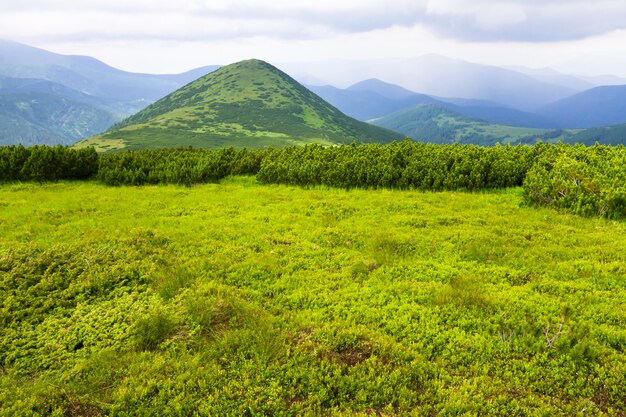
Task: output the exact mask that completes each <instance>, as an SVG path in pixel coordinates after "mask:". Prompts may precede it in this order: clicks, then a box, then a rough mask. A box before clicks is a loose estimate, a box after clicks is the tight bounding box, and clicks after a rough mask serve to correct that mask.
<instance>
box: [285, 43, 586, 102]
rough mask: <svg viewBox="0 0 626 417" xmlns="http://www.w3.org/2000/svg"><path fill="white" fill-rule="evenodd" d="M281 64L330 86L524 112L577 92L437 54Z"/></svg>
mask: <svg viewBox="0 0 626 417" xmlns="http://www.w3.org/2000/svg"><path fill="white" fill-rule="evenodd" d="M282 68H283V69H285V68H286V69H288V70H289V72H294V73H307V74H313V75H315V76H316V77H318V78H321V79H325V80H328V82H329V83H330V84H332V85H336V86H349V85H352V84H354V83H357V82H359V81H361V80H368V79H371V78H377V79H382V80H386V81H388V82H391V83H393V84H396V85H399V86H402V87H403V88H405V89H407V90H409V91H418V92H420V93H422V94H426V95H429V96H438V97H461V98H468V99H479V100H487V101H492V102H496V103H500V104H502V105H504V106H505V107H510V108H515V109H519V110H524V111H532V110H535V109H538V108H540V107H543V106H545V105H547V104H549V103H552V102H554V101H557V100H560V99H562V98H565V97H568V96H571V95H573V94H575V93H577V92H578V91H577V90H575V89H571V88H567V87H563V86H560V85H555V84H551V83H547V82H543V81H538V80H536V79H535V78H533V77H531V76H530V75H527V74H522V73H520V72H517V71H512V70H507V69H503V68H498V67H494V66H489V65H480V64H474V63H470V62H465V61H460V60H454V59H450V58H446V57H443V56H439V55H425V56H421V57H417V58H409V59H400V58H398V59H377V60H354V61H353V60H333V61H320V62H306V63H291V64H283V65H282Z"/></svg>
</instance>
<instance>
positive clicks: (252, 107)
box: [94, 59, 403, 149]
mask: <svg viewBox="0 0 626 417" xmlns="http://www.w3.org/2000/svg"><path fill="white" fill-rule="evenodd" d="M402 138H403V136H401V135H399V134H396V133H394V132H391V131H388V130H385V129H381V128H378V127H375V126H371V125H368V124H366V123H362V122H359V121H357V120H354V119H352V118H350V117H348V116H346V115H344V114H343V113H341V112H340V111H339V110H337V109H336V108H335V107H333V106H331V105H330V104H328V103H327V102H325V101H324V100H322V99H321V98H320V97H318V96H317V95H315V94H314V93H312V92H311V91H310V90H308V89H307V88H305V87H304V86H302V85H301V84H299V83H298V82H297V81H295V80H294V79H293V78H291V77H290V76H289V75H287V74H286V73H284V72H282V71H281V70H279V69H278V68H276V67H274V66H273V65H271V64H269V63H267V62H264V61H261V60H258V59H250V60H245V61H241V62H237V63H234V64H231V65H227V66H224V67H221V68H220V69H218V70H216V71H214V72H212V73H210V74H207V75H205V76H203V77H201V78H199V79H197V80H196V81H193V82H191V83H189V84H187V85H186V86H184V87H183V88H181V89H179V90H177V91H175V92H173V93H171V94H170V95H168V96H166V97H164V98H162V99H161V100H159V101H157V102H156V103H154V104H153V105H151V106H149V107H147V108H146V109H145V110H143V111H141V112H139V113H137V114H136V115H134V116H132V117H130V118H128V119H126V120H125V121H124V122H122V123H121V124H119V125H117V126H116V127H115V128H114V129H112V130H111V131H109V132H106V133H105V134H104V135H102V136H101V137H99V138H96V139H94V140H99V141H102V140H105V141H106V140H109V139H114V140H116V141H117V143H118V144H119V143H120V141H121V142H122V143H123V147H129V148H131V149H132V148H145V147H165V146H167V147H175V146H189V145H191V146H195V147H203V148H207V147H208V148H211V147H222V146H236V147H265V146H284V145H287V144H305V143H322V144H336V143H351V142H353V141H356V142H388V141H392V140H398V139H402Z"/></svg>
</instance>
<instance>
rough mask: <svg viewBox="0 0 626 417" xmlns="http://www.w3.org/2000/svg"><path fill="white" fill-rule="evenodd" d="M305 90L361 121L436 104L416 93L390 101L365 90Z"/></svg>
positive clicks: (434, 101)
mask: <svg viewBox="0 0 626 417" xmlns="http://www.w3.org/2000/svg"><path fill="white" fill-rule="evenodd" d="M307 88H309V89H310V90H311V91H313V92H314V93H315V94H317V95H318V96H320V97H322V98H323V99H324V100H326V101H327V102H329V103H330V104H332V105H333V106H335V107H337V108H338V109H339V110H341V111H342V112H343V113H345V114H347V115H348V116H350V117H354V118H355V119H357V120H361V121H366V120H369V119H375V118H377V117H381V116H384V115H386V114H389V113H393V112H395V111H398V110H400V109H403V108H405V107H410V106H414V105H416V104H426V103H438V101H437V100H435V99H433V98H432V97H429V96H426V95H424V94H416V93H413V94H412V95H410V96H407V97H405V98H402V99H392V98H389V97H386V96H383V95H381V94H379V93H377V92H374V91H367V90H356V89H341V88H337V87H333V86H328V85H327V86H321V87H317V86H307Z"/></svg>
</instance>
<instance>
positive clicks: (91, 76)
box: [0, 41, 218, 145]
mask: <svg viewBox="0 0 626 417" xmlns="http://www.w3.org/2000/svg"><path fill="white" fill-rule="evenodd" d="M216 68H218V66H212V67H203V68H198V69H195V70H192V71H189V72H186V73H183V74H177V75H149V74H135V73H129V72H125V71H121V70H118V69H115V68H113V67H110V66H108V65H106V64H104V63H102V62H100V61H98V60H96V59H93V58H90V57H84V56H66V55H59V54H54V53H51V52H48V51H45V50H43V49H38V48H33V47H30V46H26V45H22V44H19V43H15V42H9V41H0V102H1V103H2V105H1V107H0V121H1V122H0V123H1V124H0V127H1V129H0V145H1V144H15V143H25V144H34V143H47V144H57V143H60V144H70V143H73V142H76V141H77V140H79V139H82V138H85V137H89V136H92V135H94V134H96V133H99V132H101V131H103V130H105V129H107V128H109V127H110V126H111V125H113V124H114V123H116V122H119V121H121V120H123V119H124V118H126V117H128V116H130V115H131V114H134V113H136V112H137V111H139V110H141V109H143V108H144V107H146V106H147V105H149V104H150V103H152V102H154V101H155V100H157V99H159V98H160V97H162V96H164V95H166V94H168V93H170V92H171V91H173V90H175V89H177V88H180V87H181V86H183V85H185V84H187V83H189V82H191V81H193V80H194V79H196V78H198V77H200V76H202V75H204V74H207V73H208V72H211V71H214V70H215V69H216Z"/></svg>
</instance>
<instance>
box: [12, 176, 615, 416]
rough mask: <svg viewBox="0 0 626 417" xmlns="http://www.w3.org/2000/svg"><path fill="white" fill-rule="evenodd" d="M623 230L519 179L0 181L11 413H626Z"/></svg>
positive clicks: (613, 223) (554, 414) (13, 414)
mask: <svg viewBox="0 0 626 417" xmlns="http://www.w3.org/2000/svg"><path fill="white" fill-rule="evenodd" d="M625 232H626V225H625V224H624V223H623V222H615V221H610V220H606V219H598V218H581V217H578V216H575V215H571V214H561V213H559V212H556V211H554V210H550V209H535V208H529V207H525V206H523V204H522V190H521V189H508V190H504V191H497V192H484V193H462V192H438V193H431V192H417V191H391V190H351V191H344V190H337V189H332V188H322V187H313V188H309V189H304V188H299V187H289V186H282V185H259V184H257V182H256V179H255V178H254V177H229V178H226V179H225V180H223V181H222V182H221V183H220V184H209V185H201V186H194V187H183V186H174V185H167V186H165V185H161V186H143V187H106V186H104V185H101V184H99V183H97V182H60V183H54V184H44V185H37V184H26V183H23V184H20V183H14V184H4V185H0V300H2V302H1V308H0V415H1V416H22V415H23V416H31V415H55V416H98V415H114V416H131V415H132V416H137V415H145V416H151V415H162V416H188V415H207V416H209V415H214V416H218V415H219V416H222V415H233V416H262V415H274V416H306V415H310V416H314V415H338V416H366V415H379V416H395V415H398V416H400V415H402V416H405V415H415V416H422V415H437V414H441V415H509V416H513V415H518V416H522V415H545V416H558V415H591V416H594V415H607V416H623V415H626V395H625V394H624V393H625V392H626V354H625V353H624V349H625V348H626V239H625V238H624V236H625Z"/></svg>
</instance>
